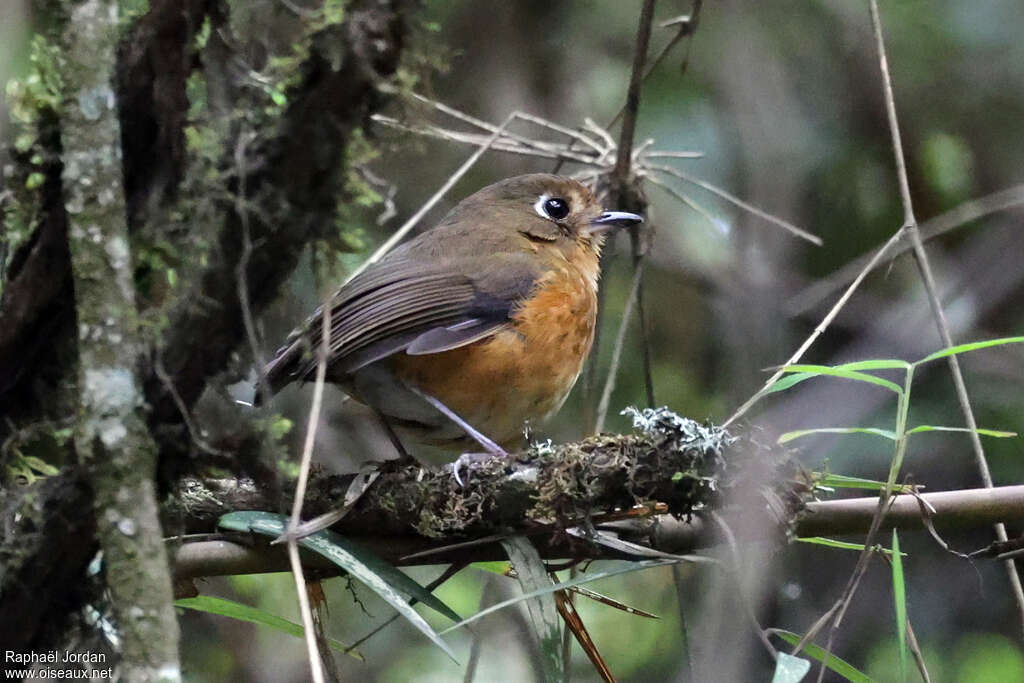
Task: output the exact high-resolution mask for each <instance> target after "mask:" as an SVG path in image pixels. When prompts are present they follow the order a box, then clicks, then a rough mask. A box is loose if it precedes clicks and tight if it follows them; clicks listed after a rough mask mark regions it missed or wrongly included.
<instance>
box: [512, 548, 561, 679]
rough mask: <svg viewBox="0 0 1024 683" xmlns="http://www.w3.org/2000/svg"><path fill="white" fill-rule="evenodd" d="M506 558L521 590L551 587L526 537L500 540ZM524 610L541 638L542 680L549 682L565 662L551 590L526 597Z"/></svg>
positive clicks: (556, 676)
mask: <svg viewBox="0 0 1024 683" xmlns="http://www.w3.org/2000/svg"><path fill="white" fill-rule="evenodd" d="M501 547H503V548H504V549H505V553H506V554H507V555H508V559H509V560H510V561H511V562H512V566H513V567H515V570H516V578H517V579H518V580H519V585H520V586H522V588H523V593H530V592H534V591H538V590H542V589H545V588H547V587H549V586H552V585H553V584H552V581H551V578H550V577H549V576H548V571H547V568H546V567H545V566H544V562H543V560H541V559H540V554H539V553H538V552H537V549H536V548H534V547H533V544H532V543H531V542H530V539H528V538H527V537H526V536H512V537H510V538H506V539H505V540H503V541H502V542H501ZM526 608H527V611H528V612H529V613H530V621H532V622H533V628H534V631H536V633H537V638H538V639H539V640H540V651H541V654H542V661H543V664H544V674H545V679H546V680H548V681H551V682H552V683H554V682H556V681H561V680H562V678H563V677H564V672H565V662H563V661H562V630H561V628H560V626H561V621H562V620H561V617H560V616H559V614H558V607H557V606H556V605H555V596H554V593H553V592H546V593H541V594H539V595H537V596H536V597H534V598H532V599H530V600H527V602H526Z"/></svg>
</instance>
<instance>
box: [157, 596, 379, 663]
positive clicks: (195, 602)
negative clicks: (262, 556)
mask: <svg viewBox="0 0 1024 683" xmlns="http://www.w3.org/2000/svg"><path fill="white" fill-rule="evenodd" d="M174 605H175V607H184V608H185V609H191V610H195V611H197V612H206V613H207V614H216V615H218V616H222V617H228V618H230V619H235V620H236V621H247V622H249V623H251V624H259V625H260V626H268V627H270V628H272V629H276V630H278V631H281V632H282V633H287V634H288V635H291V636H295V637H296V638H302V637H303V636H304V635H305V630H303V628H302V626H300V625H299V624H296V623H295V622H294V621H289V620H287V619H284V618H282V617H279V616H277V615H275V614H270V613H269V612H265V611H263V610H261V609H258V608H256V607H252V606H250V605H244V604H242V603H240V602H235V601H234V600H227V599H225V598H218V597H214V596H212V595H200V596H198V597H195V598H182V599H180V600H175V601H174ZM328 643H329V644H330V646H331V649H332V650H337V651H338V652H344V653H345V654H347V655H349V656H350V657H355V658H356V659H358V660H359V661H364V659H363V656H362V655H361V654H359V652H357V651H356V650H353V649H350V648H349V646H347V645H345V644H344V643H342V642H341V641H338V640H335V639H334V638H330V639H329V640H328Z"/></svg>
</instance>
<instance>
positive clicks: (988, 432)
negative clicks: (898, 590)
mask: <svg viewBox="0 0 1024 683" xmlns="http://www.w3.org/2000/svg"><path fill="white" fill-rule="evenodd" d="M974 431H977V432H978V434H980V435H981V436H992V437H995V438H997V439H1008V438H1011V437H1014V436H1017V432H1001V431H999V430H996V429H977V430H974ZM918 432H966V433H968V434H970V433H971V430H970V429H967V428H966V427H936V426H935V425H918V426H917V427H914V428H913V429H911V430H908V431H907V434H917V433H918Z"/></svg>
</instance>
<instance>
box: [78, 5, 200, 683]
mask: <svg viewBox="0 0 1024 683" xmlns="http://www.w3.org/2000/svg"><path fill="white" fill-rule="evenodd" d="M117 8H118V3H117V2H116V1H115V0H86V2H83V3H81V4H79V5H76V6H75V7H74V8H73V9H72V12H71V17H70V22H69V23H68V26H67V28H66V29H65V33H64V42H65V45H66V48H67V55H68V57H67V66H66V68H65V71H64V82H65V85H66V88H65V92H64V97H63V103H62V124H63V126H62V137H63V146H64V170H63V173H62V181H63V187H64V206H65V209H66V210H67V214H68V234H69V243H70V252H71V267H72V274H73V280H74V287H75V310H76V315H77V322H78V362H79V368H78V392H79V408H78V419H77V421H76V426H75V448H76V450H77V452H78V456H79V458H81V460H82V462H83V463H85V464H86V465H88V467H89V471H90V475H91V480H92V488H93V492H94V495H95V497H94V501H93V509H94V511H95V514H96V522H97V527H96V531H97V536H98V537H99V541H100V547H101V548H102V549H103V567H104V574H105V577H106V585H107V590H108V592H109V595H110V600H111V603H112V605H113V608H114V616H115V619H116V622H117V626H118V630H119V633H120V637H121V653H122V658H121V663H120V666H121V672H122V674H123V676H124V677H125V679H126V680H130V681H143V682H148V681H180V680H181V670H180V666H179V664H178V622H177V618H176V616H175V613H174V607H173V605H172V604H171V602H172V591H171V581H170V574H169V572H168V567H167V555H166V552H165V550H164V543H163V533H162V530H161V526H160V521H159V517H158V514H157V502H156V495H155V490H154V475H155V473H156V453H157V451H156V446H155V444H154V443H153V439H152V437H151V436H150V434H149V430H148V428H147V426H146V416H145V411H144V405H145V402H144V399H143V395H142V392H141V382H140V380H139V367H140V359H141V358H142V356H143V354H144V353H145V347H144V343H143V340H142V337H141V334H140V331H139V324H138V315H137V312H136V308H135V284H134V276H133V267H132V255H131V247H130V242H129V237H128V224H127V219H126V213H125V199H124V182H123V177H122V173H121V146H120V143H121V131H120V126H119V123H118V118H117V110H116V106H115V101H116V100H115V94H114V89H113V81H114V68H115V62H116V47H117V31H118V25H117V24H118V22H117V16H118V9H117Z"/></svg>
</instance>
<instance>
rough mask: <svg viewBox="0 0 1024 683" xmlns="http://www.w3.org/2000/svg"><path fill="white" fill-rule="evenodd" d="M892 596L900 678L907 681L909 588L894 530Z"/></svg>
mask: <svg viewBox="0 0 1024 683" xmlns="http://www.w3.org/2000/svg"><path fill="white" fill-rule="evenodd" d="M892 594H893V600H894V602H895V603H896V634H897V636H898V637H899V643H900V677H901V679H902V680H904V681H906V680H907V670H908V669H907V660H908V654H909V652H908V650H907V586H906V583H905V582H904V576H903V557H902V555H901V554H900V538H899V535H898V534H897V533H896V530H895V529H893V530H892Z"/></svg>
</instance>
